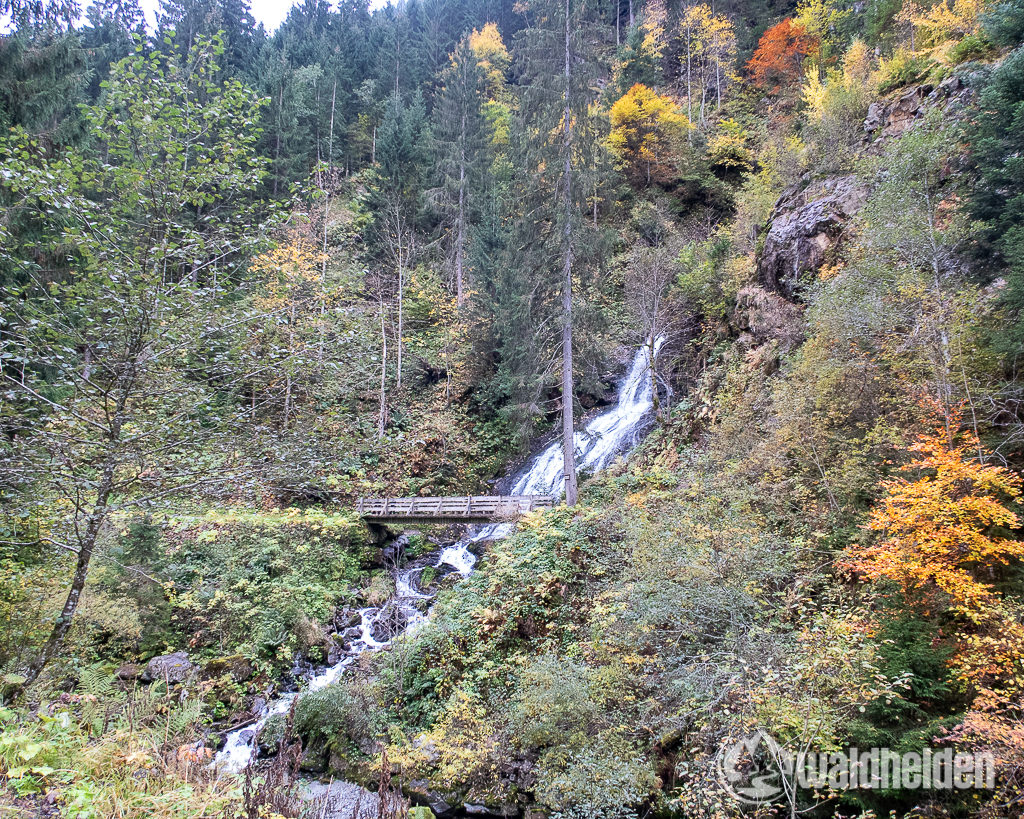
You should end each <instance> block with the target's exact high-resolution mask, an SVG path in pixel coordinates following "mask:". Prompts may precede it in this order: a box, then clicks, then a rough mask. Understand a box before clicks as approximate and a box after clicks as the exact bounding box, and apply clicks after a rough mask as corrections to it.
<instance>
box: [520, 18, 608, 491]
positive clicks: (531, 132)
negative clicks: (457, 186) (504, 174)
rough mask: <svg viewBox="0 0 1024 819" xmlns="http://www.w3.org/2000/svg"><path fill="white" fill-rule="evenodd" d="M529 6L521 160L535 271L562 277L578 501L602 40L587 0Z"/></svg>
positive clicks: (566, 436)
mask: <svg viewBox="0 0 1024 819" xmlns="http://www.w3.org/2000/svg"><path fill="white" fill-rule="evenodd" d="M530 11H531V18H532V20H533V21H534V27H533V28H529V29H525V30H523V31H522V32H520V33H519V35H517V38H516V44H517V47H518V48H517V51H518V57H519V60H520V72H521V78H520V81H521V84H522V85H523V87H524V92H523V102H522V129H523V135H524V137H525V142H524V144H525V145H526V146H527V147H526V152H525V156H524V157H523V160H524V161H525V162H526V167H527V169H528V172H529V173H530V175H531V179H530V182H529V187H530V190H531V197H530V198H531V202H530V204H531V205H532V207H533V212H532V214H531V216H532V219H533V220H534V222H535V225H536V226H537V229H538V237H537V238H538V240H539V245H541V246H543V248H544V251H545V252H544V254H543V256H542V257H541V258H540V259H538V260H537V267H536V268H535V270H534V271H533V272H534V274H535V275H539V276H541V277H543V278H550V279H553V280H555V281H557V282H558V294H559V302H560V309H559V319H558V323H559V325H560V329H561V332H560V348H561V351H560V352H561V373H562V375H561V388H562V448H563V453H564V455H563V457H564V469H565V501H566V504H568V505H569V506H573V505H575V503H576V501H577V497H578V489H577V480H576V464H575V453H574V447H573V434H574V429H575V414H574V412H573V394H574V389H573V385H574V382H573V279H574V276H576V275H578V274H579V273H580V272H581V268H582V267H583V265H584V264H585V263H586V262H587V261H588V259H587V258H586V256H587V248H588V247H589V248H593V247H595V246H596V244H597V243H596V241H595V237H594V236H592V235H591V234H592V231H593V227H592V226H591V225H590V224H589V222H588V220H587V219H586V215H587V211H588V209H589V208H588V205H589V202H588V193H589V192H590V191H592V189H593V173H594V168H595V164H596V163H595V150H596V148H597V145H598V139H597V134H596V132H595V122H594V118H593V117H592V116H591V113H590V106H591V104H592V103H593V102H594V100H595V98H596V96H597V94H596V90H595V89H594V88H592V87H591V84H590V83H591V81H592V80H593V79H594V78H595V77H596V76H597V75H598V67H597V66H595V64H594V60H593V55H594V54H597V53H600V51H601V49H602V46H603V45H604V43H603V38H602V32H601V31H600V30H599V29H598V27H597V26H596V25H594V24H593V23H592V22H591V20H590V19H588V10H587V7H586V5H585V0H535V2H532V3H531V4H530Z"/></svg>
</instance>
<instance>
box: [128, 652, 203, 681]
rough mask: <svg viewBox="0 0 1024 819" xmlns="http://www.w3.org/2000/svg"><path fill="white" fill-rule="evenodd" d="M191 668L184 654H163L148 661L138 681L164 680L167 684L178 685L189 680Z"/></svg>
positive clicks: (190, 663) (190, 662)
mask: <svg viewBox="0 0 1024 819" xmlns="http://www.w3.org/2000/svg"><path fill="white" fill-rule="evenodd" d="M193 668H195V666H193V665H192V661H191V660H189V658H188V654H187V653H186V652H184V651H175V652H174V653H173V654H164V655H162V656H160V657H154V658H153V659H152V660H150V661H149V662H148V663H147V664H146V670H145V671H143V672H142V675H141V676H140V678H139V679H141V680H142V681H143V682H158V681H159V680H164V681H166V682H169V683H180V682H184V681H185V680H187V679H188V678H189V676H190V675H191V674H192V670H193Z"/></svg>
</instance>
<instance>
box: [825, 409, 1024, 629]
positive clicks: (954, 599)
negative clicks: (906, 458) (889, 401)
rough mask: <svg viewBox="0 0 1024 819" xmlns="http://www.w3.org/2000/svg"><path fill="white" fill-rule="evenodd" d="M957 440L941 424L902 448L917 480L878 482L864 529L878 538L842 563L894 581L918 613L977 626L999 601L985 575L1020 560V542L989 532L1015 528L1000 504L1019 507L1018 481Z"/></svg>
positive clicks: (970, 443)
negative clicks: (943, 613)
mask: <svg viewBox="0 0 1024 819" xmlns="http://www.w3.org/2000/svg"><path fill="white" fill-rule="evenodd" d="M960 441H961V442H960V443H957V442H953V443H950V441H949V440H948V438H947V435H946V431H945V428H944V427H942V426H940V427H938V428H937V429H935V430H933V431H931V432H929V433H926V434H923V435H921V436H920V437H919V438H918V440H917V441H916V442H915V443H914V444H913V445H911V446H910V447H909V448H908V451H909V452H911V453H912V454H913V456H914V457H913V460H912V461H911V462H910V463H909V464H908V465H907V467H906V468H905V470H904V471H907V472H917V473H919V476H918V477H916V478H913V479H909V478H902V477H901V478H896V479H895V480H891V481H886V482H885V483H884V484H883V487H884V489H885V492H886V494H885V497H884V498H883V500H882V502H881V503H880V504H879V505H878V506H877V507H876V508H875V509H874V511H873V512H872V513H871V516H870V518H869V520H868V524H867V527H868V528H869V529H870V530H872V531H874V532H879V533H881V535H882V537H881V539H879V540H877V541H876V542H874V543H871V544H869V545H863V546H857V547H854V548H853V549H852V550H851V552H850V555H849V557H848V559H847V560H846V561H845V565H846V567H847V568H849V569H851V570H852V571H854V572H855V573H857V574H859V575H860V576H862V577H864V578H866V579H868V580H882V579H887V580H891V581H894V582H895V583H896V584H897V585H898V586H899V587H900V590H901V592H902V594H903V597H904V599H905V600H906V602H907V603H908V604H909V605H914V606H918V607H921V608H922V609H923V610H924V612H925V613H934V612H935V611H936V609H946V610H952V611H956V612H959V613H961V614H964V615H965V616H967V617H968V618H969V619H971V620H974V621H975V622H978V620H979V619H984V615H983V612H984V611H985V610H986V609H988V608H989V607H990V606H992V605H993V604H995V603H996V602H997V600H998V597H997V595H996V593H995V591H994V589H993V587H992V585H991V584H990V582H989V580H990V579H991V572H992V570H993V569H995V568H997V567H1001V566H1005V565H1007V564H1008V563H1009V562H1010V561H1012V560H1014V559H1018V558H1021V557H1024V542H1021V541H1018V540H1013V539H1010V538H1005V537H999V536H998V535H996V534H994V533H993V531H992V530H993V529H1013V528H1016V527H1018V526H1019V525H1020V521H1019V519H1018V517H1017V515H1016V513H1015V512H1013V511H1011V510H1010V509H1009V508H1007V505H1006V504H1007V503H1009V504H1019V503H1020V496H1021V479H1020V477H1019V476H1018V475H1015V474H1014V473H1013V472H1010V471H1009V470H1008V469H1005V468H1004V467H1002V466H996V465H990V464H983V463H979V462H978V461H977V460H975V459H974V457H973V455H974V453H977V452H978V440H977V438H976V437H975V436H974V435H973V434H963V435H961V436H960Z"/></svg>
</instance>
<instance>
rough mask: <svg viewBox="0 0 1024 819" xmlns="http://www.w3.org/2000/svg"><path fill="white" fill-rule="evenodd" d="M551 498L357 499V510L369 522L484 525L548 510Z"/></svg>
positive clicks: (494, 496)
mask: <svg viewBox="0 0 1024 819" xmlns="http://www.w3.org/2000/svg"><path fill="white" fill-rule="evenodd" d="M554 502H555V499H554V498H553V497H551V496H550V495H471V496H468V497H456V498H360V499H359V500H358V502H357V503H356V511H357V512H358V513H359V514H360V515H361V516H362V517H363V519H364V520H365V521H367V522H368V523H486V522H489V521H503V520H514V519H515V518H518V517H519V516H520V515H524V514H526V513H527V512H532V511H533V510H535V509H550V508H551V507H552V506H553V505H554Z"/></svg>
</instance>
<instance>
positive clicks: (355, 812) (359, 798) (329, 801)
mask: <svg viewBox="0 0 1024 819" xmlns="http://www.w3.org/2000/svg"><path fill="white" fill-rule="evenodd" d="M299 796H300V798H301V799H302V801H303V802H306V803H307V807H308V808H309V810H310V815H311V816H319V817H322V818H323V819H377V817H378V815H379V814H380V799H379V798H378V796H377V794H375V793H370V792H369V791H368V790H366V789H365V788H361V787H359V786H358V785H355V784H353V783H351V782H340V781H336V782H331V783H330V784H325V783H323V782H306V783H304V784H303V786H302V790H301V792H300V794H299Z"/></svg>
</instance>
